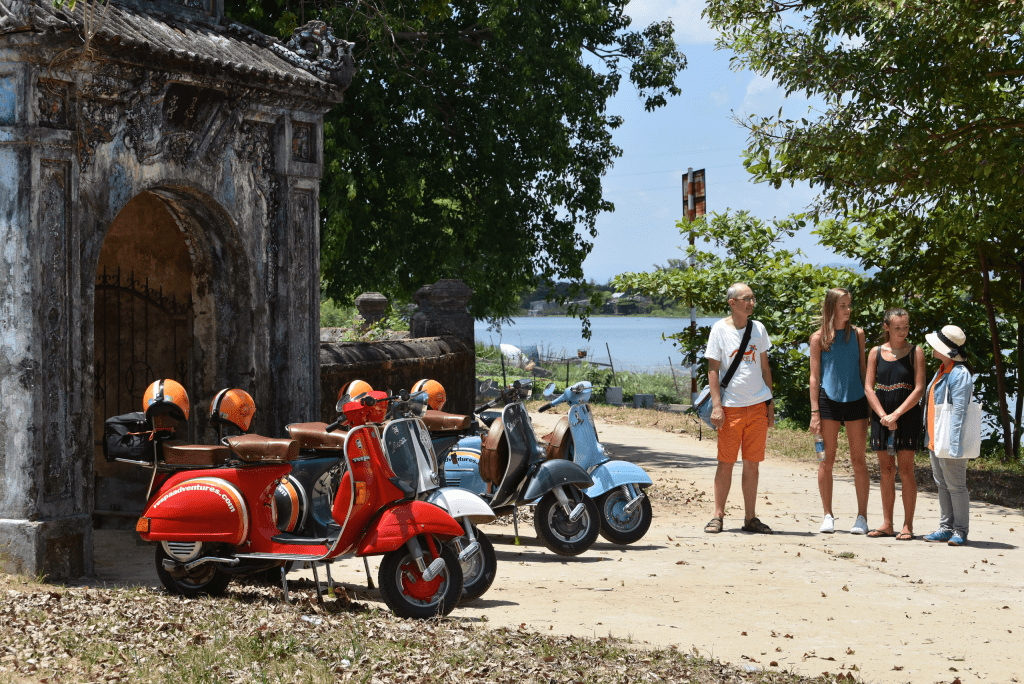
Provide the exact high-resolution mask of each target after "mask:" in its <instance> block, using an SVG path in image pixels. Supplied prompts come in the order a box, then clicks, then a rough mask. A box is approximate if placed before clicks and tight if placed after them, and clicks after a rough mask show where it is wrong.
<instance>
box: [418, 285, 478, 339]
mask: <svg viewBox="0 0 1024 684" xmlns="http://www.w3.org/2000/svg"><path fill="white" fill-rule="evenodd" d="M472 296H473V290H471V289H469V286H467V285H466V284H465V283H464V282H462V281H461V280H439V281H437V282H436V283H434V284H433V285H424V286H423V287H421V288H420V289H418V290H416V294H414V295H413V296H412V298H413V299H414V300H415V301H416V304H417V305H418V306H419V311H418V312H416V315H414V316H413V317H412V326H411V330H410V331H409V337H439V336H441V335H451V336H453V337H457V338H459V339H460V340H462V341H463V342H464V343H465V344H466V345H467V346H468V347H469V348H470V349H474V348H475V346H476V338H475V336H474V334H473V317H472V316H470V315H469V311H468V310H467V309H466V307H467V305H468V304H469V298H470V297H472Z"/></svg>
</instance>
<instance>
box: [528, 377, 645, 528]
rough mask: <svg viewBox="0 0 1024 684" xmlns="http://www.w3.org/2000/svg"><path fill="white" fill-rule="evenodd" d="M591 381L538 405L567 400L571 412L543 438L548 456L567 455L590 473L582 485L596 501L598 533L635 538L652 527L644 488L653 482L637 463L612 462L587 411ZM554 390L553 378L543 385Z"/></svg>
mask: <svg viewBox="0 0 1024 684" xmlns="http://www.w3.org/2000/svg"><path fill="white" fill-rule="evenodd" d="M593 393H594V386H593V385H592V384H591V383H590V382H588V381H586V380H584V381H582V382H577V383H576V384H575V385H572V386H571V387H568V388H566V390H565V391H564V392H562V394H561V395H560V396H558V397H557V398H555V399H553V400H552V401H550V402H549V403H547V404H544V405H543V406H541V407H540V408H539V409H538V411H540V412H544V411H547V410H548V409H550V408H551V407H552V406H557V405H559V404H562V403H568V404H569V415H567V416H563V417H562V418H561V419H560V420H559V421H558V423H557V424H556V425H555V429H554V431H553V432H551V434H548V435H545V436H544V437H541V441H542V442H544V443H545V445H546V447H547V457H548V458H549V459H561V458H564V459H568V460H570V461H572V462H574V463H576V464H578V465H580V466H583V468H584V469H585V470H586V471H587V472H588V473H590V476H591V477H592V478H593V479H594V485H593V486H592V487H590V488H589V489H587V490H585V493H586V495H587V496H589V497H590V498H592V499H594V500H595V501H596V502H597V509H598V512H599V516H600V518H601V536H602V537H604V538H605V539H607V540H608V541H610V542H612V543H613V544H632V543H633V542H635V541H639V540H640V539H641V538H643V536H644V535H645V534H647V530H648V529H649V528H650V526H651V520H652V519H653V517H654V513H653V511H652V510H651V500H650V499H649V498H648V497H647V495H646V494H645V493H644V489H645V488H646V487H649V486H650V485H652V484H653V482H652V480H651V478H650V476H649V475H648V474H647V473H646V472H645V471H644V469H643V468H641V467H640V466H638V465H635V464H633V463H629V462H628V461H613V460H611V459H610V458H608V455H607V454H606V453H605V450H604V447H603V446H602V445H601V442H600V441H598V439H597V427H596V426H595V425H594V414H593V412H592V411H591V410H590V404H589V403H588V402H589V401H590V397H591V395H592V394H593ZM554 394H555V383H551V384H550V385H548V386H547V387H546V388H545V390H544V397H545V398H547V399H550V398H551V397H552V396H554Z"/></svg>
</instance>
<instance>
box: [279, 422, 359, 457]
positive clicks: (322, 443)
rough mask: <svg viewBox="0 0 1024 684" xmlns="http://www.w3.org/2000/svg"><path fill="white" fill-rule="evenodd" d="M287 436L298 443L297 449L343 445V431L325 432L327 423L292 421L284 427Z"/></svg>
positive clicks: (330, 448) (332, 448)
mask: <svg viewBox="0 0 1024 684" xmlns="http://www.w3.org/2000/svg"><path fill="white" fill-rule="evenodd" d="M285 429H286V430H288V436H289V437H291V438H292V439H294V440H295V441H296V442H298V443H299V449H301V450H303V451H305V450H306V449H313V450H317V449H329V450H337V449H343V448H344V447H345V432H344V431H342V430H337V431H335V432H327V423H292V424H291V425H289V426H287V427H286V428H285Z"/></svg>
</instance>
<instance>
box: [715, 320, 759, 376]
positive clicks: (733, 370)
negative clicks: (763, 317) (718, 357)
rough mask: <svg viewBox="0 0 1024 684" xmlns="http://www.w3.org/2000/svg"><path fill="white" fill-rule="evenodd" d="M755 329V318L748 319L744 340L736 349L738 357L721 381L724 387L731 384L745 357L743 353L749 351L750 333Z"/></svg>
mask: <svg viewBox="0 0 1024 684" xmlns="http://www.w3.org/2000/svg"><path fill="white" fill-rule="evenodd" d="M753 329H754V320H753V319H751V320H749V321H747V327H746V329H745V330H744V331H743V340H742V341H740V348H739V349H737V350H736V357H735V358H734V359H733V360H732V363H731V364H729V370H727V371H725V377H724V378H722V381H721V382H720V383H719V386H720V387H722V388H723V389H724V388H726V387H728V386H729V381H730V380H732V376H733V375H734V374H735V373H736V369H737V368H739V367H740V360H742V359H743V355H744V354H745V353H746V351H747V343H749V342H750V333H751V332H752V331H753Z"/></svg>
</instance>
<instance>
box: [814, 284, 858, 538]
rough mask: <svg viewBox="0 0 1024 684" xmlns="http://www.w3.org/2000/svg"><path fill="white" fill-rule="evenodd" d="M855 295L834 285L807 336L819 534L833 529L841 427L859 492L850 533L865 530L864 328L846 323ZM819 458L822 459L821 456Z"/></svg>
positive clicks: (854, 480)
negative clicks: (818, 440) (821, 450)
mask: <svg viewBox="0 0 1024 684" xmlns="http://www.w3.org/2000/svg"><path fill="white" fill-rule="evenodd" d="M852 301H853V298H852V296H851V295H850V292H849V290H845V289H843V288H841V287H834V288H832V289H831V290H829V291H828V294H827V295H825V301H824V302H823V303H822V305H821V324H820V327H819V328H818V330H817V331H816V332H815V333H814V334H813V335H811V341H810V345H811V379H810V386H811V426H810V429H811V432H812V433H814V434H815V435H821V437H822V439H823V440H824V443H825V454H824V460H822V461H821V462H820V463H819V465H818V492H819V493H820V494H821V505H822V507H824V509H825V515H824V519H823V520H822V523H821V530H820V531H821V532H825V533H831V532H834V531H835V520H836V519H835V516H834V515H833V513H832V467H833V465H835V460H836V449H837V447H838V443H839V427H840V426H841V425H845V426H846V437H847V440H848V441H849V444H850V464H851V465H852V466H853V484H854V488H855V489H856V490H857V520H856V521H855V522H854V524H853V527H852V528H851V529H850V533H851V534H867V532H868V520H867V515H868V489H869V487H870V486H871V480H870V479H869V478H868V465H867V459H866V458H865V451H866V448H867V431H868V416H869V415H870V413H871V410H870V408H869V407H868V401H867V398H866V397H865V396H864V372H865V363H864V331H863V330H862V329H860V328H858V327H856V326H854V325H853V324H851V323H850V315H851V313H852V312H853V306H852ZM819 458H821V457H820V456H819Z"/></svg>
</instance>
